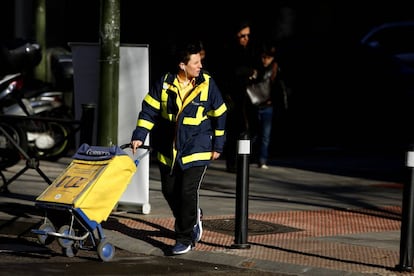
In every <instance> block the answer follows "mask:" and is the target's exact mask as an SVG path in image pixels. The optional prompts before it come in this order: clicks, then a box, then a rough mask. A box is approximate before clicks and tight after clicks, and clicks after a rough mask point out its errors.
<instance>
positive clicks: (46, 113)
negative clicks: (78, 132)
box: [0, 47, 72, 164]
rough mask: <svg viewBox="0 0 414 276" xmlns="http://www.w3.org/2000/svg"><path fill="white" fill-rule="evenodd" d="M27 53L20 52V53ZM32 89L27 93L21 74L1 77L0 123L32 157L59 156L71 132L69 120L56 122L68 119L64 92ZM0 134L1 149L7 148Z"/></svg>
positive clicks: (51, 157) (50, 158)
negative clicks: (0, 115)
mask: <svg viewBox="0 0 414 276" xmlns="http://www.w3.org/2000/svg"><path fill="white" fill-rule="evenodd" d="M26 48H28V47H26ZM32 49H33V48H32ZM36 49H39V48H36ZM15 52H17V53H19V55H21V53H22V51H15ZM29 52H30V51H25V52H24V51H23V53H29ZM32 52H33V51H32ZM30 54H31V53H30ZM10 59H11V60H13V59H15V60H19V61H20V60H22V58H21V57H19V58H16V57H14V56H13V55H11V57H10ZM35 92H36V93H34V92H33V91H30V89H29V92H28V89H27V88H26V87H25V84H24V74H23V73H20V72H19V73H14V74H10V75H6V76H5V77H3V79H2V80H0V114H2V115H3V116H2V120H1V123H2V124H3V125H5V127H4V129H7V131H9V132H10V133H12V134H13V137H15V139H16V140H18V144H19V145H20V146H21V147H22V148H23V149H24V150H25V151H27V152H28V153H29V154H30V155H31V156H35V157H36V158H39V159H49V160H53V159H58V158H59V157H61V156H64V155H65V154H66V153H67V151H68V149H69V146H70V140H69V134H70V133H71V131H72V126H71V125H70V123H67V122H62V121H59V120H60V119H64V120H70V119H71V117H70V114H69V113H68V111H67V109H68V108H67V107H66V106H64V104H63V92H61V91H53V90H52V91H48V90H40V91H35ZM28 95H30V96H28ZM22 133H24V134H22ZM1 135H2V133H0V148H1V147H3V148H9V149H10V147H11V145H9V144H7V139H6V137H4V135H3V137H2V136H1ZM1 140H3V145H1ZM10 154H12V153H10ZM13 155H15V154H14V153H13ZM12 160H15V158H12ZM0 163H1V162H0ZM5 163H7V164H12V163H13V162H5Z"/></svg>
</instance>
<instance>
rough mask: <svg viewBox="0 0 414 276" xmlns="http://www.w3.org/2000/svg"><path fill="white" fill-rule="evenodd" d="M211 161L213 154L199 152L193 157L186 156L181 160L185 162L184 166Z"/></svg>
mask: <svg viewBox="0 0 414 276" xmlns="http://www.w3.org/2000/svg"><path fill="white" fill-rule="evenodd" d="M210 159H211V152H198V153H193V154H191V155H187V156H184V157H183V158H182V159H181V160H182V161H183V164H187V163H190V162H194V161H200V160H210Z"/></svg>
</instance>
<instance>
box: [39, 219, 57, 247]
mask: <svg viewBox="0 0 414 276" xmlns="http://www.w3.org/2000/svg"><path fill="white" fill-rule="evenodd" d="M39 230H40V231H45V232H56V229H55V227H54V226H53V225H52V224H51V223H47V222H46V223H43V224H42V225H40V227H39ZM53 239H54V238H53V236H49V235H47V234H44V235H42V234H39V235H37V240H38V241H39V243H40V244H42V245H48V244H51V243H52V242H53Z"/></svg>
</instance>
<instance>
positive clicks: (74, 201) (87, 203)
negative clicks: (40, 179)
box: [36, 154, 136, 223]
mask: <svg viewBox="0 0 414 276" xmlns="http://www.w3.org/2000/svg"><path fill="white" fill-rule="evenodd" d="M75 157H76V155H75ZM85 159H88V158H85ZM135 172H136V165H135V163H134V161H133V160H132V159H131V157H130V156H129V155H127V154H121V155H113V156H110V157H108V159H105V160H97V161H94V160H93V159H92V161H91V160H81V159H74V160H73V161H72V162H71V163H70V164H69V166H68V167H67V168H66V169H65V170H64V171H63V172H62V173H61V174H60V175H59V176H58V177H57V178H56V179H55V180H54V181H53V182H52V184H51V185H50V186H49V187H48V188H47V189H46V190H45V191H44V192H43V193H42V194H40V195H39V196H38V197H37V198H36V200H37V201H40V202H50V203H56V204H63V205H68V206H70V207H73V208H80V209H81V210H82V211H83V212H84V213H85V215H86V216H87V217H88V218H89V219H90V220H94V221H96V222H97V223H100V222H101V221H103V220H106V219H107V218H108V216H109V215H110V213H111V212H112V210H113V208H114V207H115V206H116V204H117V202H118V200H119V199H120V198H121V196H122V194H123V193H124V192H125V190H126V188H127V186H128V185H129V183H130V182H131V179H132V176H133V175H134V173H135Z"/></svg>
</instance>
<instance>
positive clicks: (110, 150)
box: [72, 143, 128, 161]
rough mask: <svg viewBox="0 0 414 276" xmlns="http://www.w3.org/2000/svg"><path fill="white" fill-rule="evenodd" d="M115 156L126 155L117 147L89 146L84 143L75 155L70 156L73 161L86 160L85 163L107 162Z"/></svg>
mask: <svg viewBox="0 0 414 276" xmlns="http://www.w3.org/2000/svg"><path fill="white" fill-rule="evenodd" d="M116 155H128V154H127V153H126V152H125V151H123V150H122V149H121V148H120V147H119V146H110V147H102V146H90V145H88V144H86V143H83V144H82V145H81V146H80V147H79V148H78V150H77V151H76V153H75V154H74V155H73V156H72V158H74V159H78V160H86V161H100V160H108V159H111V158H113V157H114V156H116Z"/></svg>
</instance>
